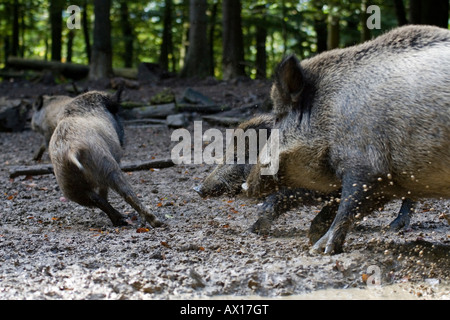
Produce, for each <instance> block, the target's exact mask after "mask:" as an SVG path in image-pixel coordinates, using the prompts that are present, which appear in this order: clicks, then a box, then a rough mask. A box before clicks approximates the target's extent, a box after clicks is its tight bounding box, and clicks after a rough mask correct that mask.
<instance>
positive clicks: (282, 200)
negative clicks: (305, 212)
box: [251, 188, 316, 235]
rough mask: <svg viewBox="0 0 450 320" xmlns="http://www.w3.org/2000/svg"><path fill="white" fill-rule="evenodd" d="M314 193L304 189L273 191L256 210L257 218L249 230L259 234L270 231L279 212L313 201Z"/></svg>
mask: <svg viewBox="0 0 450 320" xmlns="http://www.w3.org/2000/svg"><path fill="white" fill-rule="evenodd" d="M314 201H316V199H315V198H314V193H313V192H311V193H308V192H307V191H306V190H304V189H288V188H283V189H281V191H280V192H277V193H273V194H271V195H270V196H268V197H267V198H266V200H265V201H264V203H263V205H262V206H261V208H260V209H259V210H258V214H259V218H258V220H257V221H256V222H255V223H254V224H253V226H252V227H251V231H252V232H254V233H257V234H261V235H267V234H269V232H270V227H271V225H272V222H273V221H274V220H276V219H277V218H278V217H279V216H280V215H281V214H283V213H285V212H287V211H289V210H290V209H292V208H295V207H297V206H299V205H300V204H308V203H309V202H314Z"/></svg>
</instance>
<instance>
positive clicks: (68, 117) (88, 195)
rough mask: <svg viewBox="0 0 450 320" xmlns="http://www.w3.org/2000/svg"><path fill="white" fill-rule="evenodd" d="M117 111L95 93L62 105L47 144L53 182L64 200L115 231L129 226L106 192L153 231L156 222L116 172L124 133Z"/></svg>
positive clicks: (103, 94)
mask: <svg viewBox="0 0 450 320" xmlns="http://www.w3.org/2000/svg"><path fill="white" fill-rule="evenodd" d="M118 109H119V104H118V103H117V102H115V101H113V100H112V99H111V98H110V97H109V96H108V95H107V94H105V93H102V92H97V91H92V92H88V93H84V94H82V95H80V96H77V97H76V98H73V99H72V100H71V101H70V102H69V103H67V104H65V105H64V110H63V112H62V113H61V114H60V115H59V116H58V117H59V119H58V122H57V126H56V128H55V130H54V132H53V135H52V136H51V139H50V143H49V155H50V159H51V161H52V164H53V169H54V173H55V176H56V180H57V182H58V185H59V186H60V188H61V190H62V192H63V193H64V195H65V196H66V197H67V198H68V199H69V200H72V201H74V202H76V203H78V204H80V205H82V206H87V207H97V208H99V209H101V210H102V211H104V212H105V213H106V214H107V215H108V217H109V218H110V219H111V222H112V223H113V225H114V226H121V225H127V224H128V223H127V222H126V220H125V218H124V217H123V216H122V214H121V213H120V212H118V211H117V210H116V209H114V208H113V207H112V206H111V205H110V204H109V202H108V200H107V196H108V189H109V188H111V189H113V190H114V191H116V192H117V193H118V194H119V195H120V196H121V197H122V198H123V199H124V200H125V201H126V202H127V203H129V204H130V205H131V206H132V207H133V208H134V209H135V210H136V211H137V212H138V213H139V215H140V217H141V223H143V224H144V223H145V222H148V223H149V224H150V225H151V226H152V227H158V226H160V225H161V222H160V221H159V220H158V219H157V218H156V216H155V215H153V214H152V213H150V212H149V211H148V209H147V208H146V207H145V206H144V205H143V204H142V203H141V201H140V200H139V199H138V197H137V196H136V194H135V193H134V192H133V190H132V187H131V185H130V184H129V182H128V181H127V180H126V178H125V176H124V173H123V172H122V170H121V168H120V166H119V162H120V159H121V156H122V139H123V129H122V126H121V124H120V121H118V118H117V117H116V114H117V112H118Z"/></svg>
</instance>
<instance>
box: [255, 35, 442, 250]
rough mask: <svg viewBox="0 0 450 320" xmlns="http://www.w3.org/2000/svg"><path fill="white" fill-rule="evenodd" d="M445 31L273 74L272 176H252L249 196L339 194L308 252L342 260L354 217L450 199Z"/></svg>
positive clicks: (335, 54) (397, 38) (294, 64)
mask: <svg viewBox="0 0 450 320" xmlns="http://www.w3.org/2000/svg"><path fill="white" fill-rule="evenodd" d="M447 70H450V31H449V30H446V29H441V28H437V27H431V26H406V27H400V28H397V29H395V30H392V31H390V32H388V33H386V34H384V35H382V36H380V37H378V38H376V39H374V40H371V41H368V42H366V43H363V44H360V45H356V46H353V47H350V48H346V49H336V50H332V51H328V52H324V53H322V54H320V55H317V56H315V57H313V58H310V59H306V60H303V61H302V62H301V63H300V62H299V61H298V60H297V59H296V58H295V57H294V56H289V57H287V58H286V59H284V60H283V61H282V62H281V63H280V65H279V66H278V68H277V70H276V74H275V80H274V85H273V87H272V92H271V97H272V100H273V102H274V112H275V113H276V116H277V124H276V126H275V127H276V128H279V130H280V148H279V150H280V152H279V171H278V173H277V175H274V176H267V175H266V176H263V175H261V174H260V170H261V168H262V165H261V163H258V164H256V165H254V166H253V167H252V171H251V172H250V174H249V176H248V179H247V187H248V189H247V194H248V195H249V196H260V195H261V194H265V193H271V192H273V190H275V189H276V187H277V186H279V185H283V186H287V187H291V188H306V189H311V190H316V191H319V192H324V193H330V192H336V191H338V190H340V191H341V198H340V202H339V208H338V212H337V215H336V217H335V218H334V220H333V223H332V224H331V226H330V228H329V229H328V231H326V233H325V234H324V235H323V236H322V237H321V238H320V239H319V240H318V241H317V242H316V243H315V244H314V246H313V249H314V250H315V251H318V252H322V251H323V252H325V253H327V254H333V253H339V252H342V251H343V246H344V241H345V237H346V235H347V233H348V232H349V230H350V228H351V227H352V225H353V221H354V219H355V218H356V217H357V216H359V215H362V216H363V215H366V214H369V213H371V212H372V211H373V210H374V209H375V208H378V207H380V206H382V205H383V204H385V203H387V202H388V201H390V200H392V199H396V198H404V199H405V198H409V199H412V200H416V199H420V198H438V199H439V198H449V197H450V126H449V123H450V73H448V72H447Z"/></svg>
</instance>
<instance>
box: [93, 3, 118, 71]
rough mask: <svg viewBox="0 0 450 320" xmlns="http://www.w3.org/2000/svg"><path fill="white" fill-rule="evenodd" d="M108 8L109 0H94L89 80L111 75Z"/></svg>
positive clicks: (109, 7) (109, 5)
mask: <svg viewBox="0 0 450 320" xmlns="http://www.w3.org/2000/svg"><path fill="white" fill-rule="evenodd" d="M110 9H111V0H95V1H94V15H95V21H94V43H93V45H92V53H91V63H90V69H89V80H101V79H107V78H109V77H111V76H112V75H113V71H112V49H111V22H110V20H109V12H110Z"/></svg>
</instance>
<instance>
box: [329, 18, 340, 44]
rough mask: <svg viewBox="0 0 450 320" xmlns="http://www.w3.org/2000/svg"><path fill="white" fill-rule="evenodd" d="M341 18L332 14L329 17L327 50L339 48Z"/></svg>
mask: <svg viewBox="0 0 450 320" xmlns="http://www.w3.org/2000/svg"><path fill="white" fill-rule="evenodd" d="M339 29H340V28H339V17H338V16H335V15H332V14H330V15H329V16H328V40H327V49H328V50H331V49H335V48H338V47H339V33H340V30H339Z"/></svg>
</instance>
